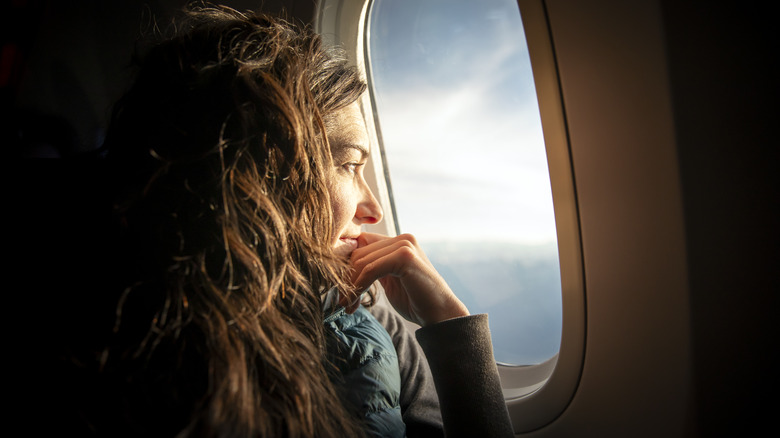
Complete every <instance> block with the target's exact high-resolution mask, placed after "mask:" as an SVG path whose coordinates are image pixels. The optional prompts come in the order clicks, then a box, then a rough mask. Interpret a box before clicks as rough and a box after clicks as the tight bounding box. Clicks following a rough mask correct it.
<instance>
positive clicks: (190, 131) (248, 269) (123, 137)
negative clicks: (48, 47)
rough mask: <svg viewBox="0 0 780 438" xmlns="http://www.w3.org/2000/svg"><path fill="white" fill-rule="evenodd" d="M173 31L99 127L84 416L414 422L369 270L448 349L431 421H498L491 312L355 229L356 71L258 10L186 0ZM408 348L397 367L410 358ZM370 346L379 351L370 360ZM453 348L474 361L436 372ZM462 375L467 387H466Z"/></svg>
mask: <svg viewBox="0 0 780 438" xmlns="http://www.w3.org/2000/svg"><path fill="white" fill-rule="evenodd" d="M176 28H177V32H176V34H175V35H174V36H172V37H170V38H168V39H166V40H164V41H162V42H161V43H159V44H157V45H155V46H154V47H152V48H151V49H150V50H149V51H148V53H147V54H146V55H145V57H144V58H143V60H142V62H141V69H140V72H139V75H138V77H137V80H136V82H135V84H134V85H133V87H132V88H131V89H130V90H129V91H128V93H127V94H126V95H125V96H124V97H123V98H122V99H121V101H120V102H119V103H118V104H117V106H116V108H115V113H114V117H113V120H112V124H111V127H110V129H109V132H108V136H107V141H106V144H107V148H108V156H107V165H108V169H109V174H110V175H111V180H112V183H111V190H112V193H113V205H114V213H115V218H116V224H117V227H116V235H117V236H118V237H117V243H116V246H115V248H116V249H117V257H118V262H117V263H114V265H115V266H116V268H115V269H116V271H115V272H113V273H112V274H113V276H112V277H113V278H114V279H115V280H116V283H115V284H114V287H115V290H116V291H117V292H118V293H119V299H118V302H117V306H116V309H117V310H116V321H115V323H114V325H113V330H112V334H111V336H110V337H109V338H108V341H107V344H108V346H107V347H106V348H105V349H104V350H103V351H102V352H101V354H100V355H99V362H98V364H97V366H98V368H99V372H98V373H97V374H96V375H97V376H98V377H97V378H96V380H95V381H94V382H93V384H94V388H97V389H96V390H97V391H99V392H100V396H99V397H97V398H96V399H99V400H100V401H99V403H97V404H96V405H93V406H91V407H88V408H85V412H84V414H83V415H84V416H85V418H88V424H89V427H90V428H91V429H92V430H94V431H97V433H98V434H103V435H112V434H119V435H125V434H129V435H137V434H141V435H150V434H151V435H161V436H226V437H238V436H363V435H366V434H372V435H388V436H403V435H404V434H406V433H407V432H409V433H411V432H412V431H413V430H417V429H415V425H414V424H413V423H414V422H415V421H416V420H415V419H414V418H411V419H409V418H407V416H406V415H405V412H402V411H413V410H414V409H415V408H414V406H411V405H413V404H414V403H421V402H418V401H417V400H426V392H425V390H424V388H423V389H418V390H417V392H416V393H414V394H411V395H410V394H408V391H406V393H404V394H401V392H402V391H401V389H400V387H401V386H403V385H404V383H403V382H399V376H400V375H401V374H404V373H403V371H401V372H399V370H398V362H397V361H396V359H394V358H395V357H396V356H395V351H396V350H395V347H394V343H395V345H396V346H398V345H400V344H399V342H400V341H399V340H403V339H404V338H405V337H408V335H406V334H403V333H400V331H399V330H391V333H388V332H387V331H385V330H384V329H382V328H381V326H380V325H379V323H378V322H377V320H376V319H375V318H374V317H373V316H371V314H370V313H369V312H367V311H366V309H365V307H364V306H363V304H362V302H363V301H364V300H361V297H365V296H368V301H370V297H371V295H372V294H371V293H369V294H363V292H364V291H366V290H367V289H369V288H370V286H371V285H372V284H373V283H374V282H375V281H377V280H379V281H380V282H381V283H382V285H383V286H384V290H385V291H386V295H387V297H388V299H389V301H390V302H391V304H392V305H393V306H394V307H395V308H396V309H397V310H398V311H399V312H400V313H401V314H402V315H404V316H405V317H407V318H408V319H410V320H411V321H414V322H417V323H419V324H420V325H422V326H423V327H425V328H423V329H421V331H420V332H418V337H419V338H420V342H421V343H422V344H423V346H424V347H425V348H426V353H428V354H429V357H430V356H431V355H433V356H436V357H440V358H441V359H439V360H438V361H437V360H436V359H432V360H431V368H432V369H433V372H434V373H433V375H434V379H435V380H436V382H437V384H438V383H439V381H440V380H441V382H442V386H437V389H439V399H440V400H441V406H442V416H443V419H444V430H445V431H446V432H447V433H448V434H452V435H455V434H457V433H465V434H470V433H471V431H473V430H476V431H480V432H483V433H488V434H496V433H511V429H510V428H509V426H508V424H509V423H508V419H507V418H506V415H505V409H504V407H503V400H502V398H501V394H500V388H499V387H498V383H497V376H496V372H495V364H494V363H493V362H492V353H491V352H490V350H489V345H490V344H489V337H488V338H487V340H485V336H489V335H487V334H486V333H487V328H486V318H484V316H482V317H467V315H468V311H467V309H466V308H465V306H463V304H462V303H461V302H460V301H459V300H458V299H457V297H456V296H455V295H454V294H453V293H452V291H451V290H450V289H449V287H448V286H447V285H446V283H445V282H444V280H443V279H442V278H441V277H440V276H439V275H438V273H436V271H435V270H434V269H433V267H432V266H431V264H430V263H429V262H428V261H427V259H426V258H425V255H424V254H423V252H422V251H421V250H420V248H419V246H418V245H417V243H416V242H415V240H414V238H413V237H412V236H408V235H405V236H398V237H394V238H388V237H386V236H380V235H375V234H369V233H362V232H361V230H360V226H361V225H362V224H369V223H375V222H378V221H380V220H381V218H382V211H381V208H380V207H379V205H378V203H377V201H376V199H375V198H374V196H373V195H372V194H371V191H370V189H369V188H368V186H367V184H366V182H365V180H364V179H363V167H364V165H365V163H366V160H367V157H368V154H369V153H370V151H369V142H368V139H367V136H366V130H365V125H364V122H363V119H362V117H361V114H360V110H359V108H358V106H357V103H356V102H357V100H358V98H359V97H360V95H361V94H362V93H363V92H364V91H365V84H364V83H363V82H362V81H361V79H360V78H359V75H358V73H357V72H356V71H355V70H354V69H352V68H350V67H348V66H347V64H346V62H345V60H344V59H343V57H341V56H340V55H339V54H337V53H334V52H332V51H328V50H326V49H324V48H323V47H322V45H321V42H320V40H319V38H318V37H317V36H316V35H314V34H312V33H311V32H310V31H308V30H298V29H296V28H294V27H292V26H291V25H289V24H287V23H285V22H283V21H280V20H277V19H273V18H270V17H267V16H263V15H256V14H242V13H238V12H236V11H233V10H230V9H227V8H201V9H193V10H190V11H189V12H188V13H187V18H186V19H185V20H184V21H182V22H180V23H177V25H176ZM375 312H379V313H380V314H381V313H382V312H381V311H375ZM453 318H455V319H453ZM380 319H382V320H383V322H385V325H389V324H390V323H391V322H392V317H389V316H387V314H384V316H381V317H380ZM442 321H444V322H442ZM378 327H379V328H378ZM395 327H398V324H395ZM399 333H400V334H399ZM442 336H447V337H451V336H462V337H463V338H464V343H463V344H462V345H458V346H455V348H456V349H457V350H462V351H449V352H446V351H436V350H437V349H439V350H441V348H442V345H440V344H442V343H440V342H437V340H439V339H441V337H442ZM485 344H487V346H488V349H487V351H484V350H485ZM480 349H481V350H482V351H480ZM403 351H406V352H412V353H413V352H414V351H416V350H414V348H407V349H406V350H403ZM406 356H407V355H400V354H399V357H400V362H401V368H402V369H410V367H409V365H408V363H409V362H415V361H416V362H419V361H421V360H423V359H421V358H422V355H421V354H416V353H415V354H413V356H414V357H412V358H408V357H406ZM376 357H383V358H385V359H386V360H384V361H379V360H377V361H374V362H372V363H373V365H369V367H365V366H364V365H365V363H366V362H367V361H369V359H371V360H373V358H376ZM454 358H458V361H459V362H462V363H463V364H465V365H466V367H467V368H464V370H462V371H460V374H458V372H457V371H447V370H442V369H440V368H442V366H443V365H444V366H445V368H446V367H449V364H450V360H451V359H454ZM374 365H375V366H376V368H375V369H373V368H370V366H374ZM415 366H417V365H415ZM473 370H476V374H477V375H476V378H477V386H472V387H468V386H464V382H463V381H461V379H462V378H463V377H464V373H469V372H471V371H473ZM420 372H426V371H425V370H423V371H420ZM377 376H378V377H377ZM374 377H376V379H374ZM413 378H418V377H413ZM372 379H373V380H376V381H378V382H379V383H378V384H377V385H373V386H372V385H361V384H359V383H356V382H361V381H362V382H366V381H367V380H371V381H373V380H372ZM423 379H424V377H423ZM448 379H449V381H448ZM407 380H408V379H407ZM480 382H482V383H480ZM469 388H471V389H469ZM453 391H454V392H453ZM464 392H465V393H466V395H465V396H464ZM468 397H478V399H477V400H475V402H476V403H475V405H472V404H471V403H469V399H468ZM403 398H406V399H407V400H408V399H412V401H410V402H404V401H403V400H400V399H403ZM428 398H430V397H428ZM378 399H381V400H380V401H379V402H376V403H375V401H376V400H378ZM426 403H428V402H426ZM429 404H430V403H429ZM404 405H405V407H404ZM410 406H411V407H410ZM435 407H436V406H435V403H434V408H435ZM480 409H482V410H483V411H480ZM494 412H499V415H496V414H495V413H494ZM424 416H425V415H423V417H424ZM469 418H471V419H469ZM469 427H471V428H472V429H469ZM491 427H492V429H490V428H491Z"/></svg>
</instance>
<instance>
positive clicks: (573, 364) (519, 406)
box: [313, 0, 585, 434]
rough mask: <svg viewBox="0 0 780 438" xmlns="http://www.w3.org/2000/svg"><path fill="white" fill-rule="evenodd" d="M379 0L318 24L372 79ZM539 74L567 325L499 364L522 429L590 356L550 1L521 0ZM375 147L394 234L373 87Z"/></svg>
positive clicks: (345, 3) (360, 2)
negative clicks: (556, 345)
mask: <svg viewBox="0 0 780 438" xmlns="http://www.w3.org/2000/svg"><path fill="white" fill-rule="evenodd" d="M371 4H372V0H320V2H319V3H318V5H317V10H316V12H315V16H314V23H313V24H314V28H315V30H316V31H317V32H318V33H319V34H321V35H322V36H323V38H324V39H325V41H326V42H327V43H329V44H337V45H340V46H341V47H343V48H344V49H345V50H346V51H347V55H348V56H349V57H350V59H351V60H352V61H353V62H354V63H355V65H356V66H357V67H358V68H359V69H360V70H361V72H363V73H364V74H365V75H366V79H367V81H368V82H369V84H370V80H371V77H370V66H369V65H368V63H367V61H366V60H367V58H368V44H367V42H368V38H370V29H369V28H368V23H367V20H368V17H369V11H370V8H371ZM518 4H519V7H520V11H521V15H522V18H523V26H524V29H525V33H526V39H527V42H528V49H529V54H530V57H531V66H532V69H533V73H534V81H535V86H536V92H537V98H538V99H539V110H540V113H541V119H542V130H543V132H544V141H545V147H546V150H547V158H548V166H549V170H550V180H551V184H552V193H553V206H554V209H555V221H556V229H557V234H558V251H559V260H560V268H561V283H562V284H561V289H562V305H563V309H562V312H563V324H562V334H561V348H560V350H559V353H558V354H557V355H556V356H554V357H552V358H551V359H549V360H548V361H546V362H544V363H542V364H539V365H529V366H509V365H504V364H498V368H499V375H500V377H501V384H502V387H503V389H504V396H505V399H506V403H507V407H508V409H509V413H510V416H511V418H512V423H513V426H514V429H515V433H518V434H521V433H524V432H530V431H533V430H536V429H539V428H541V427H543V426H545V425H546V424H549V423H550V422H552V421H553V420H554V419H555V418H557V417H558V416H559V415H560V414H561V413H562V412H563V411H564V410H565V409H566V407H567V406H568V405H569V403H570V401H571V400H572V398H573V397H574V393H575V392H576V390H577V386H578V384H579V379H580V375H581V372H582V364H583V359H584V355H585V290H584V284H585V283H584V277H583V264H582V246H581V243H580V242H581V240H580V226H579V217H578V210H577V200H576V192H575V190H574V182H573V172H572V164H571V156H570V152H569V142H568V136H567V130H566V121H565V116H564V109H563V104H562V99H561V91H560V83H559V80H558V73H557V66H556V63H555V57H554V52H553V46H552V42H551V40H550V36H549V35H550V33H549V28H548V24H547V16H546V12H545V8H544V3H543V0H518ZM360 107H361V111H362V112H363V115H364V118H365V120H366V125H367V128H368V134H369V138H370V142H371V148H372V153H371V155H370V157H371V159H370V163H369V165H368V166H366V180H367V181H368V183H369V185H370V186H371V188H372V190H374V193H375V194H376V196H377V198H378V200H379V202H380V203H381V205H382V208H383V209H384V211H385V218H384V220H383V221H382V222H380V223H379V224H376V225H372V226H371V228H370V231H373V232H378V233H384V234H387V235H395V234H396V233H397V227H396V223H397V221H396V218H395V213H394V211H393V207H392V200H391V196H392V190H391V187H389V185H388V183H387V180H388V179H387V178H385V172H386V168H385V165H384V157H383V153H382V149H381V147H380V145H381V138H382V137H381V129H380V125H379V120H378V119H377V118H376V113H375V111H374V108H375V106H374V104H373V97H372V94H371V92H369V93H366V94H365V95H364V96H363V98H362V99H361V101H360Z"/></svg>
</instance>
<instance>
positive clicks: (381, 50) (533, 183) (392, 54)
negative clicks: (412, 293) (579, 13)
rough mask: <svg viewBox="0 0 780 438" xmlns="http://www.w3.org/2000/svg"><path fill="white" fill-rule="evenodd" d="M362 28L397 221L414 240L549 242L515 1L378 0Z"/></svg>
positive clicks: (547, 201) (551, 226)
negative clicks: (366, 34)
mask: <svg viewBox="0 0 780 438" xmlns="http://www.w3.org/2000/svg"><path fill="white" fill-rule="evenodd" d="M369 32H370V36H369V41H370V43H369V44H370V46H369V47H370V62H371V75H372V78H371V79H372V82H373V85H374V88H375V90H374V91H375V96H376V100H377V112H378V114H379V120H380V123H381V129H382V136H383V144H384V148H385V154H386V157H387V161H388V167H389V169H390V175H391V185H392V190H393V195H394V201H395V206H396V210H397V212H398V217H399V223H400V226H401V231H402V232H407V231H408V232H412V233H414V234H415V235H416V236H417V237H418V238H419V239H422V240H436V241H438V240H452V239H459V240H467V241H502V242H507V241H512V242H517V243H530V244H538V243H549V242H554V241H555V222H554V220H555V219H554V213H553V209H552V196H551V192H550V182H549V176H548V170H547V161H546V156H545V150H544V143H543V137H542V132H541V122H540V119H539V111H538V105H537V102H536V94H535V90H534V86H533V78H532V75H531V67H530V61H529V59H528V53H527V48H526V45H525V37H524V33H523V29H522V22H521V19H520V15H519V11H518V8H517V3H516V2H514V1H512V0H485V1H478V2H477V1H454V0H428V1H425V2H419V1H417V0H379V1H375V2H374V4H373V9H372V11H371V21H370V26H369Z"/></svg>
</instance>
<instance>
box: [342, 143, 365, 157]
mask: <svg viewBox="0 0 780 438" xmlns="http://www.w3.org/2000/svg"><path fill="white" fill-rule="evenodd" d="M339 149H340V151H339V152H341V153H344V152H346V149H355V150H356V151H358V152H360V155H361V157H360V158H361V159H365V158H366V157H368V148H366V147H365V146H364V145H362V144H357V143H346V144H343V145H340V146H339Z"/></svg>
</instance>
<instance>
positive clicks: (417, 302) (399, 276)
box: [351, 233, 468, 325]
mask: <svg viewBox="0 0 780 438" xmlns="http://www.w3.org/2000/svg"><path fill="white" fill-rule="evenodd" d="M351 261H352V267H353V269H354V271H353V277H352V280H353V284H354V285H355V287H356V288H357V290H361V289H363V288H367V287H368V286H370V285H371V284H372V283H374V282H375V281H377V280H381V283H382V285H383V286H384V289H385V292H386V295H387V297H388V299H389V300H390V302H391V303H392V304H393V306H394V307H395V308H396V309H397V310H398V311H399V313H401V314H402V315H404V316H406V317H407V318H409V319H410V320H412V321H414V322H417V323H419V324H421V325H426V324H429V323H433V322H439V321H442V320H444V319H449V318H451V317H455V316H463V315H468V309H466V307H465V306H464V305H463V303H462V302H461V301H460V300H459V299H458V298H457V297H456V296H455V294H454V293H452V290H451V289H450V288H449V286H448V285H447V283H446V282H445V281H444V279H443V278H442V277H441V276H440V275H439V273H438V272H436V269H435V268H434V267H433V265H432V264H431V263H430V261H428V258H427V257H426V256H425V253H424V252H423V251H422V249H421V248H420V247H419V245H418V244H417V240H416V239H415V238H414V236H412V235H410V234H404V235H400V236H396V237H392V238H391V237H386V236H382V235H379V234H372V233H362V234H361V235H360V237H359V238H358V248H357V249H355V250H354V251H353V252H352V256H351Z"/></svg>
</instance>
